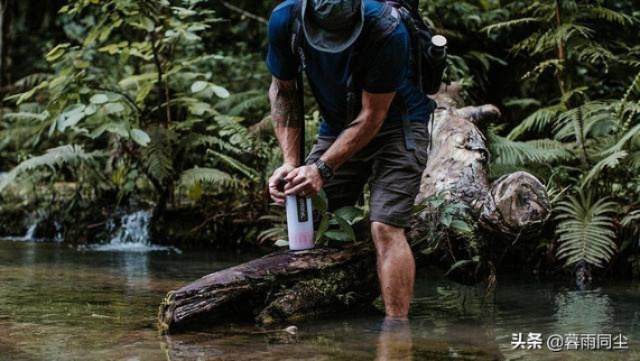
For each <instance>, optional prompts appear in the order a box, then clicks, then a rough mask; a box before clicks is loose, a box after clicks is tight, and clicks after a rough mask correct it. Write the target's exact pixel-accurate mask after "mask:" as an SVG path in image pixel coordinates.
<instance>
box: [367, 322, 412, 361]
mask: <svg viewBox="0 0 640 361" xmlns="http://www.w3.org/2000/svg"><path fill="white" fill-rule="evenodd" d="M412 346H413V340H412V337H411V325H410V324H409V321H404V320H396V319H385V320H384V321H383V322H382V329H381V330H380V335H379V336H378V344H377V346H376V358H375V360H376V361H391V360H394V361H412V360H413V354H412Z"/></svg>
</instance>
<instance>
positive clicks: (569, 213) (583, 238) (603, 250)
mask: <svg viewBox="0 0 640 361" xmlns="http://www.w3.org/2000/svg"><path fill="white" fill-rule="evenodd" d="M557 211H558V212H559V213H560V214H559V215H558V216H557V217H556V218H557V219H558V220H560V224H559V225H558V235H559V242H560V247H559V248H558V251H557V256H558V258H560V259H563V260H565V265H567V266H572V265H574V264H575V263H577V262H579V261H585V262H587V263H589V264H591V265H594V266H598V267H602V266H603V265H604V263H606V262H608V261H609V260H610V259H611V257H612V256H613V255H614V254H615V251H616V250H617V249H618V247H617V246H616V243H615V235H616V233H615V231H614V229H615V228H614V227H615V222H614V219H613V218H612V214H614V213H616V204H615V203H614V202H612V201H611V200H608V199H606V198H602V199H594V196H593V195H592V194H589V193H587V194H584V193H583V192H579V193H578V197H575V196H568V197H567V200H564V201H562V202H560V204H559V205H558V207H557Z"/></svg>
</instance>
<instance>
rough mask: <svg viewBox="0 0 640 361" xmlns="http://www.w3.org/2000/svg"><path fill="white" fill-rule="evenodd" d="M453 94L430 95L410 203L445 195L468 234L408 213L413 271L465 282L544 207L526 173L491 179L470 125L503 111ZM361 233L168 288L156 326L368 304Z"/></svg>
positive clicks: (367, 253) (271, 318)
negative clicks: (339, 243)
mask: <svg viewBox="0 0 640 361" xmlns="http://www.w3.org/2000/svg"><path fill="white" fill-rule="evenodd" d="M460 91H461V88H460V87H459V86H457V85H455V84H454V85H452V86H449V87H447V88H444V87H443V89H442V90H441V91H440V93H438V94H437V95H436V96H435V97H434V98H435V100H436V101H437V103H438V109H437V111H436V113H435V116H434V118H433V119H432V121H431V122H430V123H429V129H430V131H431V132H432V141H431V144H430V145H429V161H428V164H427V168H426V170H425V173H424V176H423V180H422V184H421V187H420V193H419V195H418V197H417V201H418V202H420V201H422V200H425V199H430V197H434V196H437V195H439V194H446V196H445V199H446V200H445V204H451V203H456V204H464V205H466V207H465V208H466V209H467V210H468V211H465V213H464V216H465V217H467V219H468V220H469V221H470V222H472V223H473V224H474V232H472V233H467V234H461V233H460V232H453V231H451V230H450V229H449V228H446V227H443V226H442V224H441V222H440V221H439V220H438V215H437V212H436V211H435V210H434V209H426V210H424V211H422V212H421V213H419V214H416V215H415V216H414V217H413V219H412V228H411V230H410V231H409V232H408V239H409V242H410V243H411V245H412V249H413V251H414V255H415V256H416V259H417V263H418V265H421V264H437V265H440V266H443V267H451V266H452V265H458V266H456V267H454V268H455V270H453V271H452V272H449V273H448V276H449V277H451V278H453V279H454V280H457V281H460V282H463V283H469V284H472V283H475V282H478V281H481V280H483V279H487V278H488V277H489V278H490V277H491V276H492V275H493V264H492V263H491V247H492V246H495V243H496V240H499V239H513V238H514V237H521V238H523V237H526V236H528V235H531V234H535V233H536V232H537V231H539V230H540V229H541V227H542V224H543V223H544V222H545V221H546V220H547V218H548V216H549V212H550V204H549V201H548V198H547V194H546V190H545V187H544V185H543V184H542V183H541V182H540V181H538V180H537V179H536V178H535V177H534V176H532V175H530V174H528V173H525V172H516V173H513V174H509V175H505V176H503V177H500V178H498V179H497V180H496V181H494V182H493V183H490V180H489V177H488V173H489V170H488V163H489V152H488V150H487V148H486V146H485V142H484V137H483V135H482V133H481V132H480V130H479V129H478V127H477V124H479V123H480V122H488V121H491V120H492V119H496V118H498V117H499V116H500V112H499V110H498V109H497V108H496V107H494V106H492V105H483V106H478V107H464V108H460V107H459V106H458V98H459V93H460ZM360 235H361V239H362V240H363V241H362V242H360V243H357V244H355V245H352V246H349V247H347V248H316V249H313V250H309V251H300V252H291V251H280V252H275V253H272V254H270V255H267V256H265V257H262V258H259V259H256V260H253V261H250V262H247V263H244V264H241V265H238V266H236V267H232V268H229V269H226V270H222V271H219V272H216V273H213V274H210V275H207V276H205V277H203V278H201V279H199V280H197V281H195V282H193V283H191V284H189V285H187V286H185V287H183V288H181V289H179V290H176V291H171V292H169V294H168V295H167V297H166V298H165V300H164V301H163V302H162V304H161V306H160V310H159V315H158V318H159V327H160V329H161V331H163V332H172V331H176V330H179V329H184V328H186V327H189V326H193V325H196V324H201V323H205V322H211V321H215V320H219V319H220V318H221V317H230V316H231V317H236V318H237V317H241V316H242V315H244V316H247V315H248V316H250V317H253V318H254V319H255V321H256V322H258V323H259V324H263V325H269V324H273V323H279V322H293V321H296V320H300V319H302V318H307V317H312V316H314V315H316V314H318V313H322V312H326V311H336V310H338V309H340V308H346V307H350V306H353V305H362V304H366V303H370V302H371V301H372V300H373V299H375V298H376V297H377V295H378V294H379V289H378V282H377V276H376V271H375V262H376V261H375V257H376V255H375V250H374V249H373V247H372V245H371V242H367V241H364V240H365V239H367V238H368V235H367V234H366V232H361V233H360ZM498 242H499V241H498ZM481 256H482V257H481ZM463 260H467V261H468V262H460V261H463ZM460 265H466V266H460Z"/></svg>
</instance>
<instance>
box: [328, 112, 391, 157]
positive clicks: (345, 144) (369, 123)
mask: <svg viewBox="0 0 640 361" xmlns="http://www.w3.org/2000/svg"><path fill="white" fill-rule="evenodd" d="M376 118H380V117H379V116H377V117H376V115H375V114H372V112H370V111H362V112H360V114H359V115H358V117H357V118H356V119H355V120H354V121H353V122H352V123H351V124H350V125H349V127H348V128H347V129H345V130H344V131H343V132H342V133H341V134H340V136H339V137H338V139H336V141H335V142H334V143H333V144H332V145H331V147H330V148H329V149H327V151H326V152H325V153H324V154H323V155H322V157H320V159H321V160H322V161H323V162H325V163H327V164H330V165H331V166H332V167H333V168H334V170H335V169H338V168H340V166H342V164H344V162H346V161H347V160H349V159H350V158H351V157H353V156H354V155H355V154H356V153H357V152H358V151H359V150H361V149H362V148H364V147H365V146H366V145H367V144H369V142H371V140H372V139H373V138H374V137H375V136H376V134H378V132H379V131H380V127H381V126H382V121H381V120H384V118H381V119H376Z"/></svg>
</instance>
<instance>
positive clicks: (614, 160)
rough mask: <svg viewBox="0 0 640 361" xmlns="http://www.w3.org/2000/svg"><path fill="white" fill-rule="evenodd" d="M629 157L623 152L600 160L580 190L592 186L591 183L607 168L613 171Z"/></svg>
mask: <svg viewBox="0 0 640 361" xmlns="http://www.w3.org/2000/svg"><path fill="white" fill-rule="evenodd" d="M627 155H628V153H627V152H625V151H624V150H623V151H619V152H615V153H613V154H611V155H609V156H608V157H606V158H604V159H602V160H600V161H599V162H598V163H596V165H594V166H593V168H591V170H590V171H589V173H587V175H586V176H585V177H584V179H583V180H582V184H581V185H580V188H583V189H584V188H585V187H586V186H588V185H589V184H591V182H592V181H593V180H594V179H596V178H597V177H598V176H599V175H600V173H602V171H604V170H605V169H606V168H609V169H613V168H615V167H617V166H618V164H620V161H621V160H622V159H624V158H625V157H626V156H627Z"/></svg>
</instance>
